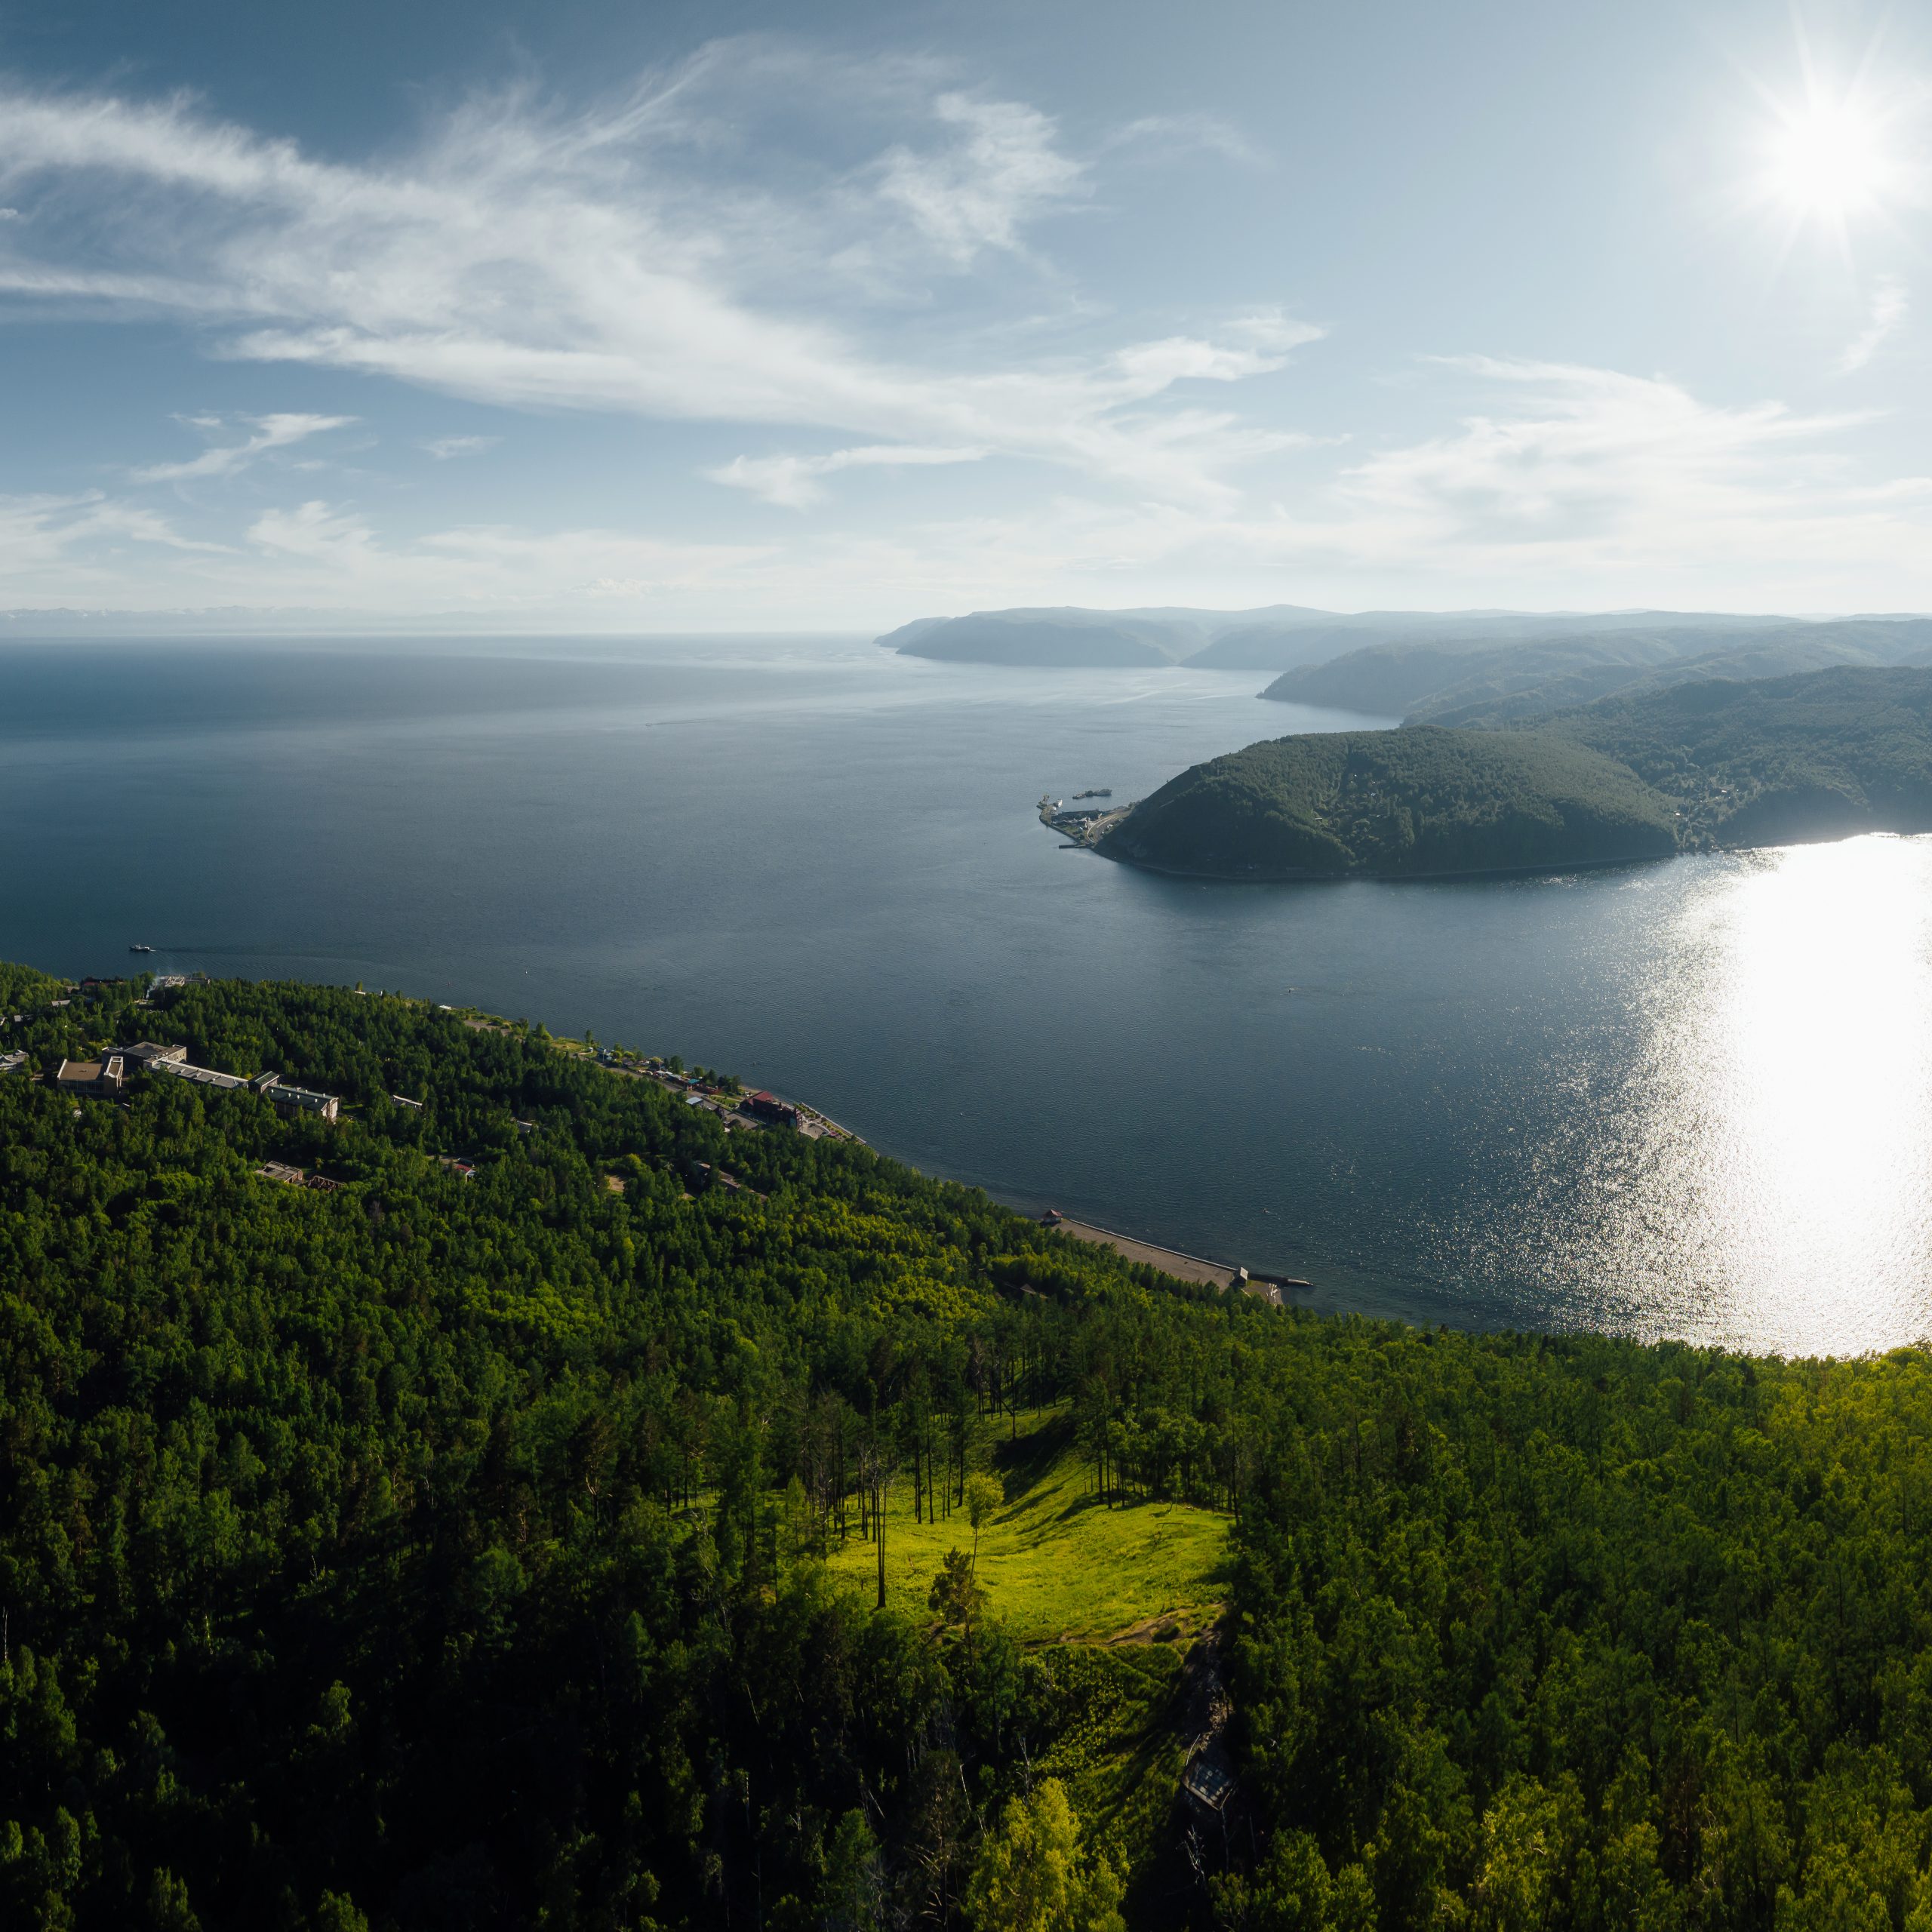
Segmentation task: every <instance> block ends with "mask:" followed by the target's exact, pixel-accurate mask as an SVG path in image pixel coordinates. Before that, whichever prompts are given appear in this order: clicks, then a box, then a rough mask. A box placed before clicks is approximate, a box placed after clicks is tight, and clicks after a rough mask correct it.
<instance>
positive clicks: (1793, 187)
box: [1768, 99, 1894, 223]
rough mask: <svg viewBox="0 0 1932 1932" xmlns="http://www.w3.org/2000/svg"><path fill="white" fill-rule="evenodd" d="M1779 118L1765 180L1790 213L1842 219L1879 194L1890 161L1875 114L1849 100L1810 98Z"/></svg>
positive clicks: (1865, 206) (1889, 171)
mask: <svg viewBox="0 0 1932 1932" xmlns="http://www.w3.org/2000/svg"><path fill="white" fill-rule="evenodd" d="M1781 121H1782V125H1780V128H1778V130H1777V134H1775V136H1774V137H1773V140H1772V145H1771V156H1770V182H1769V183H1768V185H1769V186H1770V189H1771V191H1772V192H1773V193H1774V195H1776V196H1777V198H1778V199H1779V200H1780V201H1782V202H1783V203H1784V204H1785V205H1786V206H1787V207H1788V208H1789V209H1790V210H1791V211H1792V214H1796V215H1814V216H1817V217H1822V218H1823V219H1824V220H1827V221H1829V222H1833V223H1842V222H1844V220H1845V219H1846V218H1847V217H1849V216H1851V215H1854V214H1859V213H1861V212H1862V211H1865V210H1866V209H1868V208H1873V207H1875V206H1876V205H1878V202H1881V201H1882V200H1883V199H1884V195H1885V192H1886V190H1887V189H1888V188H1889V187H1890V186H1891V183H1892V179H1893V174H1894V164H1893V162H1892V160H1891V158H1890V156H1889V155H1887V152H1886V151H1885V142H1884V135H1885V129H1884V124H1883V122H1882V121H1881V118H1880V117H1879V116H1878V115H1876V114H1875V113H1874V112H1872V111H1871V110H1870V109H1867V108H1865V107H1863V106H1861V105H1860V103H1857V101H1855V100H1849V99H1847V100H1837V101H1833V100H1815V99H1814V100H1809V101H1807V102H1806V103H1804V106H1802V107H1800V108H1798V109H1795V110H1793V111H1791V112H1788V113H1786V114H1785V115H1783V116H1782V117H1781Z"/></svg>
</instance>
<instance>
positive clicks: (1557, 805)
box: [1091, 666, 1932, 880]
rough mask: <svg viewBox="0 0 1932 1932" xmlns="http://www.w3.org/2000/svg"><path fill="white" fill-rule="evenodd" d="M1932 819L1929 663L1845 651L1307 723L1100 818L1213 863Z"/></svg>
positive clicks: (1426, 864) (1258, 864)
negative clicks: (1627, 687) (1881, 664)
mask: <svg viewBox="0 0 1932 1932" xmlns="http://www.w3.org/2000/svg"><path fill="white" fill-rule="evenodd" d="M1927 830H1932V671H1927V670H1921V669H1897V668H1884V669H1868V668H1853V667H1847V666H1840V667H1837V668H1834V669H1828V670H1823V671H1818V672H1810V673H1807V674H1804V675H1797V676H1792V677H1783V678H1746V679H1741V680H1739V679H1730V678H1713V679H1703V680H1700V681H1695V682H1689V683H1680V684H1675V685H1670V686H1668V687H1666V688H1663V689H1660V690H1654V691H1645V692H1643V693H1641V694H1630V695H1624V694H1617V695H1613V696H1611V697H1605V698H1603V699H1600V700H1598V701H1597V702H1596V703H1592V704H1589V705H1586V706H1580V707H1577V708H1576V709H1571V710H1567V711H1558V712H1554V713H1552V714H1549V715H1539V716H1537V717H1535V718H1534V720H1533V721H1532V722H1531V723H1529V724H1512V723H1509V722H1507V721H1504V722H1503V723H1500V724H1499V725H1498V726H1497V727H1495V728H1469V727H1450V726H1444V725H1438V724H1409V725H1404V726H1403V727H1401V728H1399V729H1397V730H1394V731H1351V732H1315V733H1307V734H1297V735H1296V736H1293V737H1285V738H1278V739H1274V740H1267V741H1265V742H1263V743H1260V744H1256V745H1251V746H1248V747H1247V749H1245V750H1244V751H1240V752H1231V753H1229V754H1228V755H1225V756H1223V757H1221V758H1213V759H1211V760H1209V761H1207V762H1206V763H1205V764H1198V765H1195V766H1194V767H1192V768H1191V769H1189V771H1184V772H1183V773H1182V774H1180V776H1179V777H1176V778H1174V779H1172V780H1170V781H1169V782H1168V783H1167V784H1165V785H1164V786H1161V789H1159V790H1158V791H1157V792H1154V793H1152V795H1150V796H1149V797H1148V798H1146V799H1144V800H1142V801H1140V802H1139V803H1137V804H1134V805H1133V806H1131V807H1130V808H1127V809H1125V810H1124V811H1121V812H1120V813H1118V814H1112V815H1111V816H1110V817H1109V818H1108V819H1107V820H1106V821H1105V822H1104V823H1101V824H1100V825H1098V826H1096V827H1095V828H1094V832H1093V834H1092V838H1091V842H1092V843H1093V844H1094V848H1095V849H1096V850H1097V851H1100V852H1103V853H1104V854H1106V855H1107V856H1108V857H1112V858H1117V859H1121V860H1126V861H1128V862H1129V863H1133V864H1137V865H1142V866H1149V867H1151V868H1152V869H1155V870H1158V871H1163V872H1178V873H1184V874H1189V875H1197V876H1201V877H1208V878H1234V879H1257V880H1262V879H1295V878H1340V877H1345V876H1348V875H1371V876H1375V877H1380V878H1414V877H1421V876H1442V875H1467V874H1475V873H1484V872H1512V871H1537V870H1549V869H1567V868H1569V867H1571V866H1589V865H1601V864H1606V863H1614V862H1616V861H1619V860H1633V859H1643V858H1654V857H1664V856H1667V855H1669V854H1672V853H1674V852H1677V851H1697V850H1706V849H1709V848H1716V847H1726V846H1730V847H1736V846H1749V845H1758V844H1782V843H1789V842H1795V841H1804V840H1807V839H1820V838H1841V837H1844V836H1846V835H1848V834H1850V833H1854V832H1869V831H1888V832H1922V831H1927Z"/></svg>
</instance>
